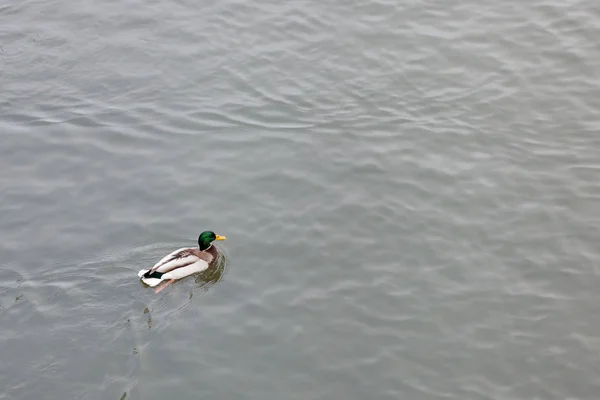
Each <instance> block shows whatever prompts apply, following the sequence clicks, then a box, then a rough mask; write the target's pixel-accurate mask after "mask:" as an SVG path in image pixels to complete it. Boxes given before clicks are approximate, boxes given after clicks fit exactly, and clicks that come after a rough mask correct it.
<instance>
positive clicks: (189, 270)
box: [138, 247, 212, 287]
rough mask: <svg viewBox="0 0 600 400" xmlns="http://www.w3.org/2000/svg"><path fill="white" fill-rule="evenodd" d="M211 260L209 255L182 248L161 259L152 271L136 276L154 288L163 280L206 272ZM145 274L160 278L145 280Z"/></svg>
mask: <svg viewBox="0 0 600 400" xmlns="http://www.w3.org/2000/svg"><path fill="white" fill-rule="evenodd" d="M209 257H210V258H209ZM211 258H212V256H211V255H209V254H207V253H204V252H200V251H198V250H197V249H190V248H185V247H183V248H181V249H177V250H175V251H173V252H172V253H170V254H168V255H167V256H165V257H163V258H162V259H161V260H160V261H159V262H157V263H156V264H154V266H153V267H152V269H150V270H148V269H142V270H140V271H139V272H138V276H139V277H140V278H142V282H144V283H145V284H146V285H148V286H150V287H154V286H157V285H158V284H159V283H160V282H162V281H164V280H169V279H181V278H185V277H186V276H189V275H192V274H196V273H198V272H202V271H204V270H206V269H207V268H208V263H209V261H210V260H211ZM147 272H160V273H162V275H161V276H160V278H157V277H149V278H146V277H144V275H145V274H146V273H147Z"/></svg>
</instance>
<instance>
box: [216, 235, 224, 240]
mask: <svg viewBox="0 0 600 400" xmlns="http://www.w3.org/2000/svg"><path fill="white" fill-rule="evenodd" d="M225 239H227V236H221V235H217V238H216V239H215V240H225Z"/></svg>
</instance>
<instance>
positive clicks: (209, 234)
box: [198, 231, 227, 251]
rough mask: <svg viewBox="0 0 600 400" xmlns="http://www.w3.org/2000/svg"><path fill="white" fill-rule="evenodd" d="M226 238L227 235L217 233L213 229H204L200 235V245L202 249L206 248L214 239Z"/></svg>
mask: <svg viewBox="0 0 600 400" xmlns="http://www.w3.org/2000/svg"><path fill="white" fill-rule="evenodd" d="M225 239H227V238H226V237H225V236H219V235H216V234H215V233H214V232H213V231H204V232H202V233H201V234H200V236H199V237H198V246H199V247H200V251H202V250H206V249H208V248H209V247H210V245H211V244H212V242H213V241H215V240H225Z"/></svg>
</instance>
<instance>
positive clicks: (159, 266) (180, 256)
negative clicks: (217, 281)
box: [150, 247, 200, 274]
mask: <svg viewBox="0 0 600 400" xmlns="http://www.w3.org/2000/svg"><path fill="white" fill-rule="evenodd" d="M196 253H197V251H195V249H190V248H185V247H184V248H181V249H177V250H175V251H174V252H172V253H171V254H169V255H167V256H165V257H163V259H162V260H160V261H159V262H157V263H156V264H154V266H153V267H152V269H151V270H150V271H151V272H155V271H156V272H161V273H163V274H164V273H166V272H169V271H172V270H174V269H177V268H182V267H185V266H188V265H190V264H194V263H195V262H197V261H199V260H200V257H198V255H197V254H196Z"/></svg>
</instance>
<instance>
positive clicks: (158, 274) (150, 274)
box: [144, 271, 164, 279]
mask: <svg viewBox="0 0 600 400" xmlns="http://www.w3.org/2000/svg"><path fill="white" fill-rule="evenodd" d="M163 275H164V273H162V272H158V271H154V272H151V271H148V272H146V273H145V274H144V278H156V279H160V278H161V277H162V276H163Z"/></svg>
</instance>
